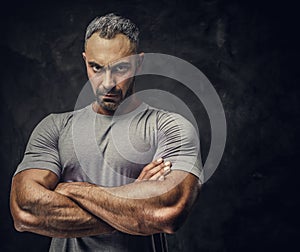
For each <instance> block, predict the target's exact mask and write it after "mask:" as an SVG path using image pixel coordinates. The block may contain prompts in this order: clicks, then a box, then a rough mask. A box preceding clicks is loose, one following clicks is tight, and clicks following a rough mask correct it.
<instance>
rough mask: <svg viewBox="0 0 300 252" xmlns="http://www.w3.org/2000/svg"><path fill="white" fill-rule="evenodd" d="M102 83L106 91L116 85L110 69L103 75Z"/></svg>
mask: <svg viewBox="0 0 300 252" xmlns="http://www.w3.org/2000/svg"><path fill="white" fill-rule="evenodd" d="M102 85H103V87H104V89H105V90H106V91H108V92H109V91H110V90H111V89H113V88H114V86H115V85H116V83H115V79H114V76H113V75H112V73H111V70H110V69H106V71H105V75H104V77H103V82H102Z"/></svg>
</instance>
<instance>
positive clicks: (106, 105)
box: [96, 80, 134, 112]
mask: <svg viewBox="0 0 300 252" xmlns="http://www.w3.org/2000/svg"><path fill="white" fill-rule="evenodd" d="M133 84H134V80H133V81H132V83H131V84H130V87H129V89H128V90H127V92H126V94H125V96H124V95H123V93H122V91H120V92H119V95H120V99H119V100H118V101H112V100H111V101H109V100H104V99H103V96H104V94H103V93H101V90H99V89H97V91H96V101H97V103H98V105H99V106H100V107H101V108H102V109H104V110H106V111H109V112H115V111H116V110H117V108H118V107H119V105H120V104H121V103H122V101H124V100H125V99H126V98H127V97H129V96H130V95H132V94H133ZM112 93H115V92H112Z"/></svg>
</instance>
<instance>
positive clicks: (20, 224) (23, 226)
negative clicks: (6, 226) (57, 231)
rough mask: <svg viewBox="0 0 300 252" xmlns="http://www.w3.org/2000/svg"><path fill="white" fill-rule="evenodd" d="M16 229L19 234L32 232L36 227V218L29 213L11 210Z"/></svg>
mask: <svg viewBox="0 0 300 252" xmlns="http://www.w3.org/2000/svg"><path fill="white" fill-rule="evenodd" d="M11 214H12V217H13V222H14V227H15V229H16V230H17V231H19V232H24V231H30V230H31V229H32V228H34V227H35V226H36V218H35V217H34V216H33V215H32V214H31V213H29V212H27V211H25V210H22V209H20V208H18V209H11Z"/></svg>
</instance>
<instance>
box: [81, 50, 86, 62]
mask: <svg viewBox="0 0 300 252" xmlns="http://www.w3.org/2000/svg"><path fill="white" fill-rule="evenodd" d="M82 58H83V60H84V61H86V54H85V52H83V53H82Z"/></svg>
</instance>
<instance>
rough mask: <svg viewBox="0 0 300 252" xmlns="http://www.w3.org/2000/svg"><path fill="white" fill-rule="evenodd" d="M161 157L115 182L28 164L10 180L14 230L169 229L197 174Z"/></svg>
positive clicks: (183, 211)
mask: <svg viewBox="0 0 300 252" xmlns="http://www.w3.org/2000/svg"><path fill="white" fill-rule="evenodd" d="M164 166H165V164H164V162H163V161H153V162H152V163H150V164H149V165H147V166H146V167H144V169H143V171H142V173H141V174H140V176H139V178H140V179H139V180H137V181H136V182H134V183H131V184H127V185H124V186H120V187H100V186H97V185H94V184H90V183H86V182H71V183H59V179H58V177H57V176H56V175H55V174H54V173H53V172H51V171H49V170H42V169H28V170H24V171H22V172H20V173H18V174H17V175H16V176H15V177H14V178H13V181H12V189H11V200H10V205H11V213H12V216H13V218H14V223H15V228H16V229H17V230H18V231H30V232H34V233H37V234H42V235H46V236H50V237H61V238H67V237H82V236H91V235H98V234H103V233H112V232H114V231H115V230H119V231H121V232H125V233H128V234H133V235H150V234H154V233H159V232H165V233H173V232H175V231H176V230H177V229H178V228H179V227H180V226H181V225H182V223H183V222H184V220H185V219H186V217H187V215H188V213H189V212H190V210H191V208H192V206H193V204H194V202H195V200H196V197H197V194H198V190H199V183H198V179H197V178H196V177H195V176H194V175H192V174H190V173H187V172H184V171H171V172H170V173H169V174H167V175H166V176H163V178H164V179H163V180H161V179H159V178H161V176H162V175H163V171H164Z"/></svg>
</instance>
